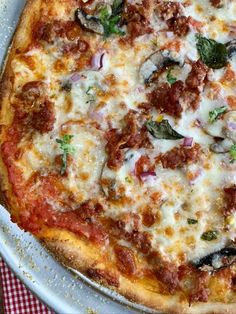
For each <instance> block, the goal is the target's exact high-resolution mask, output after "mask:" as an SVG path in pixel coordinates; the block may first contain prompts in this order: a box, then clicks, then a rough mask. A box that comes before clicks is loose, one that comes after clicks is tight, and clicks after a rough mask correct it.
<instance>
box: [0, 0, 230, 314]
mask: <svg viewBox="0 0 236 314" xmlns="http://www.w3.org/2000/svg"><path fill="white" fill-rule="evenodd" d="M41 3H42V0H28V1H27V3H26V6H25V8H24V10H23V13H22V15H21V18H20V21H19V24H18V27H17V29H16V33H15V35H14V39H13V42H12V45H11V47H10V53H9V54H8V56H7V61H6V63H5V68H4V71H3V75H2V78H1V82H0V106H1V114H0V119H1V124H3V125H4V121H6V119H9V115H8V116H7V117H6V116H5V115H6V112H7V108H9V105H10V103H9V97H10V94H11V90H12V78H13V73H12V69H11V61H12V60H13V58H14V56H15V53H16V49H21V48H23V47H25V46H27V43H28V40H29V38H30V33H31V25H32V23H33V22H34V21H35V19H36V18H35V16H37V12H39V9H40V5H41ZM2 109H3V110H2ZM1 133H2V134H1V135H0V137H1V141H2V140H3V138H4V135H3V132H1ZM0 167H1V169H2V170H1V178H0V180H1V182H0V184H1V192H2V194H3V195H4V196H5V194H6V192H7V197H6V199H5V197H4V198H2V197H1V202H2V203H4V205H5V206H7V207H8V208H9V210H10V211H11V212H13V211H14V209H16V208H17V200H15V199H14V197H13V194H12V193H11V187H10V184H9V182H8V176H7V171H6V168H5V166H4V164H3V162H2V160H0ZM60 234H61V235H62V233H61V232H60V231H55V230H52V231H51V232H50V235H47V236H42V237H41V240H42V242H43V243H44V245H45V246H46V247H47V249H48V250H49V251H50V252H52V253H53V254H54V256H55V257H56V259H57V260H59V261H60V262H62V263H63V264H64V265H65V266H69V267H72V268H74V269H76V270H78V271H81V272H83V273H86V271H87V269H89V268H91V267H93V266H94V264H95V261H96V254H94V253H93V252H94V250H93V249H92V250H91V246H89V245H87V243H86V242H85V241H83V240H80V239H78V238H77V239H76V241H75V242H74V241H73V240H72V237H70V236H68V234H69V233H67V232H65V234H66V237H67V239H66V237H64V238H63V237H62V238H60ZM75 243H76V245H75ZM97 263H98V264H99V259H98V257H97ZM116 290H117V292H119V293H121V294H122V295H124V296H125V297H127V298H128V299H129V300H132V301H133V302H137V303H140V304H144V305H146V306H147V307H151V308H154V309H156V310H159V311H163V312H168V313H173V314H180V313H181V314H185V313H186V314H199V313H201V314H210V313H214V314H226V313H227V314H235V313H236V304H222V303H199V304H195V305H194V306H191V307H189V306H188V304H187V303H186V304H180V303H176V300H175V297H174V296H170V297H168V296H163V295H160V294H157V293H155V292H153V291H149V290H147V289H146V288H145V285H142V284H140V283H139V284H137V283H135V282H132V281H131V280H129V279H127V278H126V277H124V276H121V279H120V286H119V288H117V289H116Z"/></svg>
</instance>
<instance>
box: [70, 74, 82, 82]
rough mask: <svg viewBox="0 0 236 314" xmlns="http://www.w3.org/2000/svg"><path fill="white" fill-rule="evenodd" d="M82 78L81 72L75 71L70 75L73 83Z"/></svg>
mask: <svg viewBox="0 0 236 314" xmlns="http://www.w3.org/2000/svg"><path fill="white" fill-rule="evenodd" d="M80 79H81V75H80V74H79V73H77V72H76V73H74V74H72V75H71V77H70V80H71V81H72V82H73V83H76V82H78V81H79V80H80Z"/></svg>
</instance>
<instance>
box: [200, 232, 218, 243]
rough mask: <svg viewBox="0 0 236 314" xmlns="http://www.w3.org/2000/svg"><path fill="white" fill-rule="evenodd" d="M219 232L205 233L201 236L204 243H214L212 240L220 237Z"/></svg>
mask: <svg viewBox="0 0 236 314" xmlns="http://www.w3.org/2000/svg"><path fill="white" fill-rule="evenodd" d="M218 234H219V232H218V231H217V230H209V231H206V232H204V233H203V234H202V235H201V239H202V240H204V241H212V240H216V239H217V237H218Z"/></svg>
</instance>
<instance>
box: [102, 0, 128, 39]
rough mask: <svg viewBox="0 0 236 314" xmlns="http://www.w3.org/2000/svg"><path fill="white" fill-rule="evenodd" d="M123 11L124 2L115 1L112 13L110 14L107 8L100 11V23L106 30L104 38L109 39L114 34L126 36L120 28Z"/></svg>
mask: <svg viewBox="0 0 236 314" xmlns="http://www.w3.org/2000/svg"><path fill="white" fill-rule="evenodd" d="M122 11H123V1H120V0H115V1H114V3H113V5H112V13H111V14H110V13H109V12H108V9H107V7H103V8H101V10H100V16H99V19H100V23H101V24H102V26H103V29H104V37H105V38H107V37H109V36H110V35H112V34H117V35H124V34H125V33H124V32H123V31H122V30H121V29H120V28H119V27H118V24H119V22H120V20H121V13H122Z"/></svg>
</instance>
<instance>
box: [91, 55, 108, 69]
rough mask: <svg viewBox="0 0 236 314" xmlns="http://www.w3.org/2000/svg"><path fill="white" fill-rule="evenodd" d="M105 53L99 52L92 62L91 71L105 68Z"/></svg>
mask: <svg viewBox="0 0 236 314" xmlns="http://www.w3.org/2000/svg"><path fill="white" fill-rule="evenodd" d="M104 56H105V52H104V51H99V52H97V53H96V54H95V55H94V56H93V57H92V60H91V69H92V70H94V71H98V70H101V69H102V68H103V61H104Z"/></svg>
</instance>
